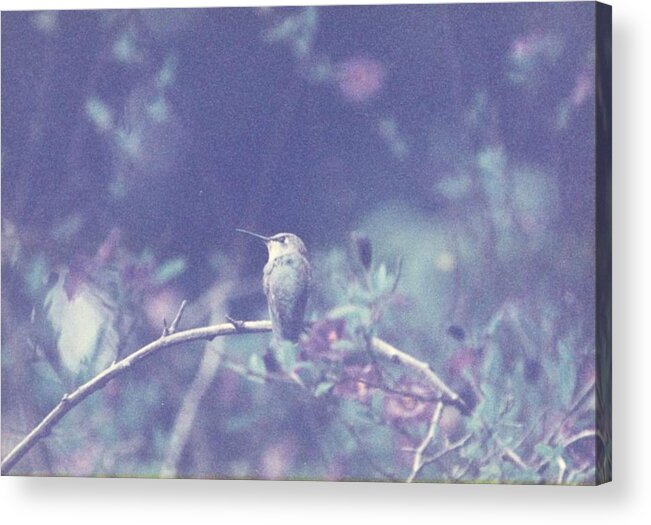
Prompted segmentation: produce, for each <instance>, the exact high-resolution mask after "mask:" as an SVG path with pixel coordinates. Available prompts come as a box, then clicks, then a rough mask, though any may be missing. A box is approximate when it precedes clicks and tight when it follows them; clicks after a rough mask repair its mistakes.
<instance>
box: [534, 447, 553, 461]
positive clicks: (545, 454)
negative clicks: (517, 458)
mask: <svg viewBox="0 0 651 525" xmlns="http://www.w3.org/2000/svg"><path fill="white" fill-rule="evenodd" d="M535 451H536V454H538V455H539V456H540V457H541V458H542V459H545V460H548V461H551V460H552V458H553V457H554V455H555V453H556V451H555V450H554V448H553V447H550V446H549V445H547V444H546V443H538V444H537V445H536V446H535Z"/></svg>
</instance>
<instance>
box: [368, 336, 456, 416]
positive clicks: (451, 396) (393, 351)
mask: <svg viewBox="0 0 651 525" xmlns="http://www.w3.org/2000/svg"><path fill="white" fill-rule="evenodd" d="M371 347H372V348H373V350H374V351H375V352H376V353H377V354H379V355H381V356H383V357H385V358H387V359H389V360H390V361H391V362H393V363H396V364H402V365H405V366H406V367H408V368H411V369H412V370H414V371H415V372H417V373H419V374H421V375H422V376H424V377H425V378H426V379H427V380H428V381H429V383H431V384H432V386H434V387H435V388H436V389H437V390H440V392H441V393H442V394H443V395H444V396H445V397H446V398H447V400H448V401H449V402H451V404H461V405H463V406H466V404H465V403H464V401H463V400H462V399H461V397H459V394H457V393H456V392H455V391H454V390H452V389H451V388H450V387H449V386H448V385H446V384H445V382H444V381H443V380H442V379H441V378H440V377H439V376H437V375H436V374H435V373H434V371H433V370H432V368H431V367H430V365H429V364H428V363H426V362H424V361H420V360H419V359H416V358H415V357H413V356H411V355H409V354H406V353H405V352H403V351H401V350H398V349H397V348H396V347H395V346H392V345H390V344H389V343H387V342H386V341H383V340H382V339H379V338H378V337H374V338H373V339H372V340H371Z"/></svg>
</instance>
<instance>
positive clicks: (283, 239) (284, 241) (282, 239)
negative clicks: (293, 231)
mask: <svg viewBox="0 0 651 525" xmlns="http://www.w3.org/2000/svg"><path fill="white" fill-rule="evenodd" d="M280 242H282V243H286V242H287V236H286V235H283V236H282V237H281V238H280Z"/></svg>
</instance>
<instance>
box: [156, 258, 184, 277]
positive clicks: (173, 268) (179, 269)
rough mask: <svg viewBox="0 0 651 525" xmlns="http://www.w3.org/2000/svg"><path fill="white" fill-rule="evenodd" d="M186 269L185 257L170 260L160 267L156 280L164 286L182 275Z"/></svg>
mask: <svg viewBox="0 0 651 525" xmlns="http://www.w3.org/2000/svg"><path fill="white" fill-rule="evenodd" d="M186 267H187V263H186V262H185V259H184V258H183V257H177V258H176V259H169V260H167V261H165V262H164V263H163V264H161V265H160V267H159V268H158V271H157V272H156V275H155V277H154V278H155V279H156V281H157V282H158V283H159V284H164V283H166V282H168V281H171V280H172V279H174V278H175V277H178V276H179V275H181V274H182V273H183V272H184V271H185V269H186Z"/></svg>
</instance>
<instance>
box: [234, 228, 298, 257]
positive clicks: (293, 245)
mask: <svg viewBox="0 0 651 525" xmlns="http://www.w3.org/2000/svg"><path fill="white" fill-rule="evenodd" d="M237 231H238V232H240V233H246V234H247V235H252V236H253V237H257V238H258V239H262V240H263V241H264V243H265V244H266V245H267V250H268V252H269V260H272V259H275V258H276V257H280V256H281V255H286V254H289V253H299V254H301V255H303V256H305V255H307V248H305V244H304V243H303V241H302V240H301V238H300V237H299V236H298V235H294V234H293V233H284V232H283V233H277V234H276V235H272V236H271V237H265V236H264V235H260V234H258V233H253V232H250V231H248V230H240V229H238V230H237Z"/></svg>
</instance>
